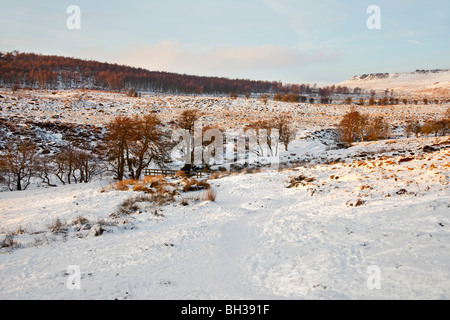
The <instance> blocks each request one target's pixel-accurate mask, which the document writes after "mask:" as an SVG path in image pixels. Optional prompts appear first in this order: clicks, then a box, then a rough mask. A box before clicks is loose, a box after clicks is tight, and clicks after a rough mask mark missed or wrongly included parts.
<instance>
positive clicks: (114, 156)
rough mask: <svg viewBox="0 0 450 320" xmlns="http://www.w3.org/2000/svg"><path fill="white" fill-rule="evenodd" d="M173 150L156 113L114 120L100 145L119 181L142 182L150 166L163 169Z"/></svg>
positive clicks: (104, 156) (108, 126)
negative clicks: (144, 173) (142, 177)
mask: <svg viewBox="0 0 450 320" xmlns="http://www.w3.org/2000/svg"><path fill="white" fill-rule="evenodd" d="M171 147H172V144H171V141H170V136H169V134H168V133H167V132H165V131H164V130H163V128H162V123H161V121H160V120H159V118H158V117H157V116H156V115H154V114H148V115H145V116H142V117H140V116H133V117H128V116H120V117H117V118H115V119H113V120H112V121H111V122H110V123H109V124H108V125H107V126H106V134H105V138H104V140H103V142H102V145H101V149H102V156H103V158H104V159H105V160H106V161H107V163H108V164H109V165H110V167H111V168H112V171H113V172H114V173H115V176H116V178H117V179H118V180H119V181H122V180H123V179H125V178H127V179H139V178H140V177H141V176H142V174H143V172H144V170H145V169H146V168H148V166H149V165H150V164H151V163H154V164H156V165H158V166H159V167H164V166H165V164H166V163H167V162H168V159H169V152H170V149H171Z"/></svg>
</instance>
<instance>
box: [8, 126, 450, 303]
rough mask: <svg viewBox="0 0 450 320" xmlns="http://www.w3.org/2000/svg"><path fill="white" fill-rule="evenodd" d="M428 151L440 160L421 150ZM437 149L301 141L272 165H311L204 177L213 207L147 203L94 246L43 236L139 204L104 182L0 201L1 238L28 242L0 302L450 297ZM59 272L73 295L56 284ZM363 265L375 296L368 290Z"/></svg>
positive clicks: (449, 200) (13, 263)
mask: <svg viewBox="0 0 450 320" xmlns="http://www.w3.org/2000/svg"><path fill="white" fill-rule="evenodd" d="M299 135H300V136H303V137H306V131H305V132H303V133H300V134H299ZM432 144H433V145H439V146H441V148H440V150H436V151H434V152H424V151H423V147H424V146H425V145H432ZM448 146H449V141H448V138H446V137H439V138H430V139H408V140H407V139H399V140H393V141H380V142H366V143H360V144H357V145H355V146H354V147H352V148H349V149H340V150H333V149H329V148H327V146H326V145H324V144H323V143H322V142H321V140H319V139H313V138H305V139H299V140H296V141H295V142H294V143H293V144H292V146H290V150H289V152H284V153H283V157H287V156H289V155H290V154H291V153H295V154H298V155H299V156H300V159H303V160H308V159H316V161H312V162H310V163H308V164H306V165H302V166H298V167H293V168H290V169H283V170H280V171H267V172H260V173H255V174H233V173H230V174H228V175H225V176H224V177H222V178H219V179H215V180H209V183H210V184H211V185H212V187H213V188H214V190H215V191H216V192H217V198H216V201H214V202H211V201H192V202H190V203H189V205H187V206H183V205H181V204H180V203H179V201H178V200H179V198H177V201H175V202H174V203H173V204H168V205H165V206H160V207H155V206H154V205H153V204H152V203H148V204H145V205H144V206H143V208H142V210H141V211H140V212H136V213H134V214H131V215H129V216H122V217H120V218H119V220H120V222H121V223H119V224H116V225H114V226H108V227H105V232H104V233H103V234H102V235H100V236H94V235H93V234H92V233H87V232H86V233H82V232H75V231H73V230H72V231H71V232H69V233H68V234H66V236H61V235H58V234H53V233H51V232H50V231H49V230H48V225H50V224H51V223H52V222H54V221H55V219H56V218H59V219H60V220H61V221H63V222H64V221H67V222H69V221H73V220H74V219H76V218H77V217H78V216H80V215H81V216H85V217H86V218H87V219H88V220H89V221H93V223H94V221H98V220H100V219H109V218H108V217H109V215H110V214H111V213H113V212H115V211H116V209H117V207H118V205H119V204H120V203H122V202H123V201H124V200H125V199H128V198H130V197H133V196H136V195H138V194H139V193H137V192H133V191H117V190H114V189H113V188H109V187H108V186H109V184H110V182H111V181H110V180H108V179H107V178H106V177H104V178H103V180H99V181H95V182H92V183H89V184H78V185H66V186H60V187H58V188H36V189H30V190H26V191H23V192H2V193H0V222H1V226H0V230H2V231H1V232H2V233H1V234H0V239H2V238H3V236H4V235H6V234H7V233H8V232H12V231H15V230H17V229H19V227H21V229H24V230H25V232H24V233H23V234H20V235H16V236H15V237H14V240H15V241H17V243H19V244H21V245H22V246H21V247H18V248H15V249H11V248H3V249H1V250H2V251H1V253H2V254H0V270H1V272H0V299H5V300H6V299H86V300H89V299H449V298H450V269H449V268H448V266H449V265H450V255H449V253H450V232H449V227H450V216H449V212H450V210H449V204H450V193H449V179H450V175H449V170H448V168H449V166H450V164H449V155H450V154H449V149H448ZM362 152H364V153H365V154H367V156H364V157H355V156H356V155H360V154H361V153H362ZM306 153H310V157H308V156H307V155H305V154H306ZM406 157H411V158H412V159H410V160H408V161H403V160H402V161H400V160H401V159H405V158H406ZM322 158H323V159H326V160H328V161H330V160H333V159H334V160H336V161H334V162H333V161H331V162H329V163H327V162H325V161H320V159H322ZM338 159H339V160H338ZM296 160H298V159H297V158H296ZM300 175H303V176H305V177H308V178H313V179H310V180H309V182H306V180H303V181H302V180H301V179H298V177H299V176H300ZM336 177H338V178H336ZM295 178H297V179H295ZM291 181H297V182H299V183H298V184H296V185H294V186H290V185H291ZM401 189H405V190H406V192H405V193H402V192H398V191H399V190H401ZM358 199H361V200H362V201H363V204H362V205H360V206H355V204H356V201H357V200H358ZM155 210H157V212H158V213H159V214H160V215H159V216H156V215H155V214H154V211H155ZM80 234H82V236H80ZM36 239H40V240H41V241H37V240H36ZM43 239H46V241H42V240H43ZM70 266H77V267H79V270H80V272H81V282H80V289H69V287H70V286H68V285H67V283H68V281H69V279H71V276H72V274H71V273H70V271H68V270H70V268H69V267H70ZM371 266H376V267H377V268H379V270H380V275H381V278H380V285H381V288H380V289H370V288H369V286H368V281H369V279H370V276H371V273H370V272H369V271H370V270H371V269H370V267H371ZM68 268H69V269H68Z"/></svg>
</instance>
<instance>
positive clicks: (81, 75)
mask: <svg viewBox="0 0 450 320" xmlns="http://www.w3.org/2000/svg"><path fill="white" fill-rule="evenodd" d="M14 85H16V86H19V87H28V88H38V89H39V88H40V89H74V88H86V89H100V90H116V91H123V90H127V89H134V90H137V91H145V92H161V93H187V94H202V93H206V94H229V93H231V92H233V93H235V94H245V93H268V92H278V91H289V90H290V87H286V86H283V84H282V83H281V82H277V81H254V80H244V79H228V78H220V77H202V76H192V75H186V74H177V73H169V72H159V71H149V70H145V69H142V68H134V67H129V66H124V65H117V64H110V63H103V62H97V61H92V60H82V59H75V58H67V57H60V56H48V55H40V54H34V53H19V52H17V51H15V52H10V53H1V52H0V86H3V87H12V86H14Z"/></svg>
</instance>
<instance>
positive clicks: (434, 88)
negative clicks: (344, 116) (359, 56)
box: [339, 69, 450, 96]
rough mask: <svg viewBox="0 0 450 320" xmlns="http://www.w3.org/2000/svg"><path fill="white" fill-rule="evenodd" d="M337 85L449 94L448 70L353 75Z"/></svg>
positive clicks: (441, 94) (440, 94) (401, 91)
mask: <svg viewBox="0 0 450 320" xmlns="http://www.w3.org/2000/svg"><path fill="white" fill-rule="evenodd" d="M339 85H341V86H347V87H349V88H355V87H359V88H362V89H369V90H370V89H373V90H376V91H384V90H386V89H389V90H394V91H396V92H399V93H408V92H409V93H416V94H429V95H436V96H450V70H448V69H447V70H417V71H415V72H404V73H376V74H364V75H360V76H354V77H353V78H351V79H349V80H346V81H344V82H341V83H339Z"/></svg>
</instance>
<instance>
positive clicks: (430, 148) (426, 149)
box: [423, 146, 438, 152]
mask: <svg viewBox="0 0 450 320" xmlns="http://www.w3.org/2000/svg"><path fill="white" fill-rule="evenodd" d="M437 150H438V149H437V148H433V147H432V146H425V147H423V152H434V151H437Z"/></svg>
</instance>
